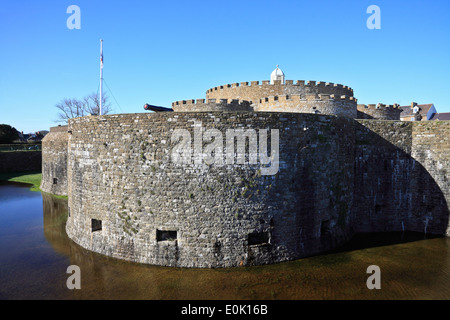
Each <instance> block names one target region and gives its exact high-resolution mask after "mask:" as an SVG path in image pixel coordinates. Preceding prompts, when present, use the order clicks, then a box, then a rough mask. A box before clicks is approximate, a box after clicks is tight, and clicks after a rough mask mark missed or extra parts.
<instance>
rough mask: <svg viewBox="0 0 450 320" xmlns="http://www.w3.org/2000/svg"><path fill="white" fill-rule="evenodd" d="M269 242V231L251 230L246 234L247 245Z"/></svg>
mask: <svg viewBox="0 0 450 320" xmlns="http://www.w3.org/2000/svg"><path fill="white" fill-rule="evenodd" d="M268 243H269V232H267V231H266V232H253V233H249V234H248V245H249V246H254V245H261V244H268Z"/></svg>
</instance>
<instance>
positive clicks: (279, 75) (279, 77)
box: [270, 65, 284, 84]
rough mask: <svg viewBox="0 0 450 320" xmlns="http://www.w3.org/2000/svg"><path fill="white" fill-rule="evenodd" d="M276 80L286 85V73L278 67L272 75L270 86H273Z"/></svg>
mask: <svg viewBox="0 0 450 320" xmlns="http://www.w3.org/2000/svg"><path fill="white" fill-rule="evenodd" d="M274 80H281V84H284V73H283V71H281V69H280V68H278V65H277V68H276V69H275V70H273V71H272V73H271V74H270V84H273V83H274Z"/></svg>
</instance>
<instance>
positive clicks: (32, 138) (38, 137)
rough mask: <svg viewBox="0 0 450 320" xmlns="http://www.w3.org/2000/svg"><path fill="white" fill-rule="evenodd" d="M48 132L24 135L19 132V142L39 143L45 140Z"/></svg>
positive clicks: (42, 131)
mask: <svg viewBox="0 0 450 320" xmlns="http://www.w3.org/2000/svg"><path fill="white" fill-rule="evenodd" d="M47 133H48V130H41V131H37V132H35V133H23V131H21V132H19V141H20V142H39V141H42V139H44V137H45V136H46V134H47Z"/></svg>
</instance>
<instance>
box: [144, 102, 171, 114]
mask: <svg viewBox="0 0 450 320" xmlns="http://www.w3.org/2000/svg"><path fill="white" fill-rule="evenodd" d="M144 109H145V110H148V111H155V112H171V111H173V109H172V108H166V107H159V106H153V105H151V104H148V103H146V104H145V105H144Z"/></svg>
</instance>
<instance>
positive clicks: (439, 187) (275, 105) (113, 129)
mask: <svg viewBox="0 0 450 320" xmlns="http://www.w3.org/2000/svg"><path fill="white" fill-rule="evenodd" d="M172 108H173V111H174V112H156V113H136V114H113V115H102V116H86V117H81V118H74V119H71V120H69V123H68V126H61V127H55V128H51V130H50V133H49V134H48V135H47V136H46V137H45V138H44V140H43V151H42V155H43V161H42V174H43V179H42V185H41V189H42V190H43V191H46V192H50V193H54V194H66V195H68V206H69V212H68V219H67V225H66V231H67V234H68V236H69V237H70V238H71V239H72V240H73V241H75V242H76V243H78V244H79V245H80V246H82V247H84V248H87V249H89V250H92V251H95V252H98V253H101V254H105V255H108V256H111V257H116V258H120V259H125V260H129V261H134V262H139V263H147V264H154V265H162V266H177V267H198V268H214V267H235V266H249V265H262V264H269V263H276V262H281V261H288V260H293V259H298V258H302V257H307V256H311V255H314V254H318V253H322V252H326V251H327V250H330V249H333V248H336V247H338V246H340V245H342V244H344V243H345V242H347V241H348V240H349V239H350V238H351V237H352V236H353V235H354V234H355V233H360V232H389V231H417V232H423V233H426V234H437V235H447V236H450V225H449V215H450V211H449V203H450V188H449V187H450V180H449V175H448V174H449V172H450V165H449V161H448V160H449V154H450V139H449V132H450V121H412V122H404V121H400V112H401V109H399V108H398V105H392V106H386V105H381V104H378V105H358V104H357V99H356V98H355V97H354V95H353V90H352V89H351V88H349V87H347V86H343V85H340V84H332V83H326V82H314V81H309V82H305V81H296V82H294V81H290V80H285V79H284V73H283V72H282V71H281V70H280V69H279V68H278V67H277V69H275V70H274V72H273V73H272V75H271V79H270V80H268V81H262V82H261V83H260V82H258V81H253V82H251V83H250V84H249V83H248V82H242V83H233V84H229V85H223V86H218V87H214V88H211V89H209V90H207V91H206V99H197V100H183V101H176V102H174V103H173V104H172ZM229 132H232V133H236V132H239V133H243V134H245V135H244V137H245V139H246V140H245V144H243V145H244V146H245V150H246V151H247V150H248V154H247V153H246V154H245V155H244V157H242V158H241V160H242V161H241V162H239V161H237V159H236V161H228V158H227V161H226V162H221V163H220V165H219V164H218V162H215V161H209V162H208V161H206V159H211V158H212V159H219V158H218V157H217V156H218V155H224V157H225V155H226V156H227V157H228V156H229V155H231V159H233V157H235V156H236V158H238V157H239V154H237V153H238V152H235V148H234V147H235V145H234V142H235V141H234V138H232V139H231V140H228V138H227V141H226V143H225V142H223V141H222V140H221V139H220V137H223V136H225V135H226V133H227V134H228V133H229ZM177 134H178V135H177ZM258 134H259V136H258ZM269 136H270V137H269ZM174 137H175V138H174ZM180 137H181V140H180V139H179V138H180ZM274 137H276V138H277V139H274ZM180 141H182V142H180ZM192 141H194V146H193V148H192ZM195 141H200V142H199V143H195ZM229 141H231V144H230V143H229ZM255 143H256V144H255ZM180 146H181V147H182V148H184V149H182V150H184V151H186V150H187V151H188V153H185V154H184V155H185V156H186V155H187V157H186V158H187V160H188V161H184V162H182V163H179V162H177V161H174V155H175V154H176V152H175V151H177V150H179V149H176V148H178V147H180ZM253 146H256V147H255V149H257V150H258V151H260V153H259V154H258V157H255V158H252V156H251V152H250V150H251V149H252V148H253ZM275 146H276V148H275ZM267 150H268V151H267ZM261 151H264V152H262V153H261ZM266 151H267V153H266ZM213 155H214V156H213ZM262 155H264V156H262ZM219 160H220V159H219ZM252 160H254V161H252ZM263 160H264V161H263ZM275 165H276V166H275ZM267 166H272V167H276V170H275V171H273V172H272V173H271V174H264V173H263V172H262V170H263V169H265V168H266V167H267Z"/></svg>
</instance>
